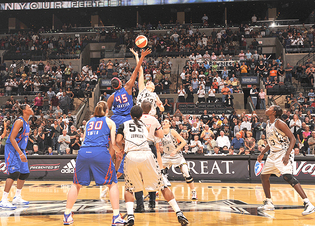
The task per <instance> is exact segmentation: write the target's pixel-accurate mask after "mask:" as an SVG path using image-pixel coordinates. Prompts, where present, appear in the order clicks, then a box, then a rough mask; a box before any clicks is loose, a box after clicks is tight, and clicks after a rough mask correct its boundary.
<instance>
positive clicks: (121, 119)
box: [110, 114, 132, 132]
mask: <svg viewBox="0 0 315 226" xmlns="http://www.w3.org/2000/svg"><path fill="white" fill-rule="evenodd" d="M110 119H111V120H113V121H114V122H115V124H116V132H117V131H118V128H119V125H120V124H123V123H124V122H126V121H128V120H131V119H132V118H131V115H130V114H128V115H126V116H122V115H112V116H111V117H110Z"/></svg>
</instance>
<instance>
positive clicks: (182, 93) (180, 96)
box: [177, 85, 186, 102]
mask: <svg viewBox="0 0 315 226" xmlns="http://www.w3.org/2000/svg"><path fill="white" fill-rule="evenodd" d="M177 94H178V102H185V101H186V100H185V94H186V91H185V89H183V85H180V86H179V89H178V91H177Z"/></svg>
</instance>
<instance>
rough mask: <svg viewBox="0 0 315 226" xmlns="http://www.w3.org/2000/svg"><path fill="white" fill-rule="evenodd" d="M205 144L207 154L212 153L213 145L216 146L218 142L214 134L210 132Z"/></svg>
mask: <svg viewBox="0 0 315 226" xmlns="http://www.w3.org/2000/svg"><path fill="white" fill-rule="evenodd" d="M205 146H206V149H207V153H208V154H213V153H214V147H216V146H218V143H217V141H216V140H215V136H214V135H213V133H211V135H210V137H209V139H208V140H206V142H205Z"/></svg>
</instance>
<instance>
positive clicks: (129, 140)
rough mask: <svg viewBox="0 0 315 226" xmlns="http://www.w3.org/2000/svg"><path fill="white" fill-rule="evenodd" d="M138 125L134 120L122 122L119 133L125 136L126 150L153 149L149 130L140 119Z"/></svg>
mask: <svg viewBox="0 0 315 226" xmlns="http://www.w3.org/2000/svg"><path fill="white" fill-rule="evenodd" d="M139 124H140V127H138V126H137V125H136V124H135V123H134V121H133V120H129V121H127V122H124V123H123V124H120V126H119V129H118V134H121V135H123V136H124V139H125V152H126V153H128V152H130V151H151V149H150V147H149V144H148V134H149V133H148V130H147V128H146V126H145V125H144V124H143V123H142V122H141V121H139Z"/></svg>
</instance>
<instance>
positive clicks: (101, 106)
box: [94, 101, 107, 117]
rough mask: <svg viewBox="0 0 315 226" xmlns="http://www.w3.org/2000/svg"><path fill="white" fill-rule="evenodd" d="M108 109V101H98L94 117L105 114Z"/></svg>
mask: <svg viewBox="0 0 315 226" xmlns="http://www.w3.org/2000/svg"><path fill="white" fill-rule="evenodd" d="M106 110H107V103H106V102H105V101H100V102H98V103H97V105H96V107H95V110H94V117H103V116H105V114H106Z"/></svg>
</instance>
